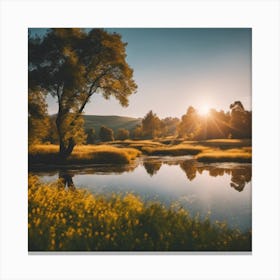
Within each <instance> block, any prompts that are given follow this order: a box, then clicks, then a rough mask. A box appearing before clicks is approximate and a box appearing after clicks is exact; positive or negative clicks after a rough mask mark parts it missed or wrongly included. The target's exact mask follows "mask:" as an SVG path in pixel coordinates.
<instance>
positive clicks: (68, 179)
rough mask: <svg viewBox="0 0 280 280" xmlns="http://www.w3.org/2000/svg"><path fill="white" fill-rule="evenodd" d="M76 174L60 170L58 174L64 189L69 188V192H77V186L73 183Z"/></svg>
mask: <svg viewBox="0 0 280 280" xmlns="http://www.w3.org/2000/svg"><path fill="white" fill-rule="evenodd" d="M73 177H74V174H73V173H72V172H69V171H65V170H60V171H59V173H58V179H59V181H60V182H61V186H62V187H63V188H66V187H68V189H69V190H75V189H76V188H75V185H74V182H73Z"/></svg>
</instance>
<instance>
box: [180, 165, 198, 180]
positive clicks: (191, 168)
mask: <svg viewBox="0 0 280 280" xmlns="http://www.w3.org/2000/svg"><path fill="white" fill-rule="evenodd" d="M196 165H197V162H196V161H195V160H186V161H184V162H182V163H180V167H181V169H182V170H183V171H184V172H185V174H186V176H187V178H188V179H189V180H190V181H192V180H193V179H194V178H195V177H196V172H197V166H196Z"/></svg>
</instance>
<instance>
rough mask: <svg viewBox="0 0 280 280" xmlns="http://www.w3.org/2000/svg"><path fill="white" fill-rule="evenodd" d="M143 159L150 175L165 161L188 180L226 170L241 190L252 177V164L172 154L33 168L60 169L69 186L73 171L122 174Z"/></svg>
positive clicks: (218, 174) (157, 170) (217, 173)
mask: <svg viewBox="0 0 280 280" xmlns="http://www.w3.org/2000/svg"><path fill="white" fill-rule="evenodd" d="M140 163H142V165H143V167H144V169H145V171H146V173H147V174H149V176H150V177H153V176H155V175H156V174H157V173H158V172H159V170H160V169H161V167H162V166H163V165H170V166H174V165H175V166H177V165H178V166H179V167H180V169H181V170H182V171H183V172H184V173H185V175H186V177H187V179H188V181H190V182H191V181H193V180H194V179H195V178H196V177H197V176H198V175H201V174H202V173H203V172H205V171H206V172H208V174H209V176H210V177H218V176H219V177H223V176H224V175H225V174H226V175H229V176H231V179H230V183H229V184H230V187H232V188H234V189H235V190H236V191H238V192H241V191H243V190H244V188H245V185H246V183H249V182H250V181H251V178H252V169H251V165H250V164H229V163H228V164H221V163H219V164H204V163H199V162H197V161H196V160H194V159H186V158H178V159H174V158H172V157H170V158H169V157H146V158H143V159H142V160H141V161H138V162H135V163H134V164H130V165H94V166H87V167H85V166H75V167H68V168H67V169H65V168H64V169H61V168H60V169H58V168H55V167H54V168H53V169H51V168H50V167H48V168H49V169H48V170H44V171H42V170H41V171H38V170H35V171H33V170H32V171H31V172H32V173H35V174H37V175H39V176H42V175H43V176H44V175H46V174H47V175H48V176H54V175H56V174H57V173H58V178H59V179H60V181H61V182H62V184H63V185H64V187H68V188H69V189H71V188H72V189H73V188H75V185H74V182H73V177H74V175H76V174H77V175H83V174H91V175H94V174H101V175H106V174H123V173H130V172H133V171H135V169H136V168H137V167H138V166H139V164H140Z"/></svg>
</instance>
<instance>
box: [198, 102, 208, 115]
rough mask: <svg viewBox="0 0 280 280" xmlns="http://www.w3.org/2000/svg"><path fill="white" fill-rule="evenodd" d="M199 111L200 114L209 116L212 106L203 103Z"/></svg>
mask: <svg viewBox="0 0 280 280" xmlns="http://www.w3.org/2000/svg"><path fill="white" fill-rule="evenodd" d="M197 111H198V113H199V114H200V115H202V116H207V115H208V113H209V112H210V106H209V105H208V104H202V105H201V106H199V108H198V110H197Z"/></svg>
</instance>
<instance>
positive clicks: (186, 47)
mask: <svg viewBox="0 0 280 280" xmlns="http://www.w3.org/2000/svg"><path fill="white" fill-rule="evenodd" d="M108 30H109V31H110V32H113V31H114V32H117V33H120V34H121V35H122V38H123V41H125V42H127V43H128V45H127V61H128V63H129V65H130V66H131V67H132V68H133V69H134V78H135V81H136V83H137V85H138V89H137V93H136V94H134V95H132V96H131V97H130V98H129V106H128V107H126V108H123V107H121V105H120V104H119V103H118V101H116V100H115V99H113V98H111V99H110V100H105V99H103V98H102V96H101V95H94V96H93V97H92V99H91V102H90V103H89V104H87V106H86V108H85V113H86V114H92V115H121V116H132V117H143V116H144V115H145V114H146V113H147V112H148V111H149V110H153V112H155V113H156V114H157V115H158V116H159V117H161V118H163V117H167V116H174V117H175V116H176V117H181V116H182V115H183V114H184V113H185V112H186V110H187V108H188V106H191V105H192V106H194V107H195V108H197V109H198V110H201V109H203V108H204V109H205V108H208V107H211V108H215V109H217V110H221V109H223V110H226V111H227V110H228V109H229V105H230V104H231V103H233V102H234V101H237V100H240V101H241V102H242V103H243V105H244V107H245V108H246V109H248V110H251V39H252V38H251V35H252V34H251V29H249V28H111V29H108ZM44 31H45V30H44V29H33V30H32V33H33V32H34V33H38V34H42V33H44ZM48 104H49V113H51V114H53V113H56V112H57V104H56V101H55V100H54V99H52V98H50V97H49V98H48Z"/></svg>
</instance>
